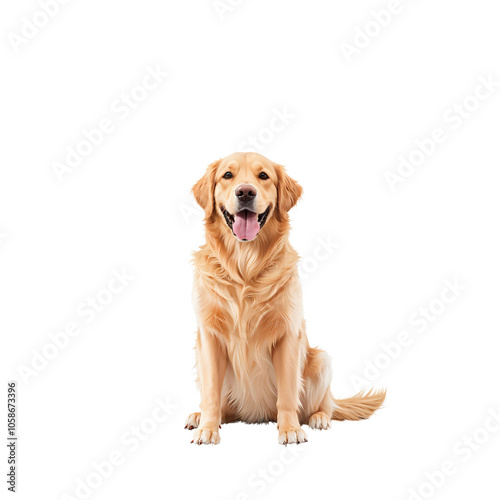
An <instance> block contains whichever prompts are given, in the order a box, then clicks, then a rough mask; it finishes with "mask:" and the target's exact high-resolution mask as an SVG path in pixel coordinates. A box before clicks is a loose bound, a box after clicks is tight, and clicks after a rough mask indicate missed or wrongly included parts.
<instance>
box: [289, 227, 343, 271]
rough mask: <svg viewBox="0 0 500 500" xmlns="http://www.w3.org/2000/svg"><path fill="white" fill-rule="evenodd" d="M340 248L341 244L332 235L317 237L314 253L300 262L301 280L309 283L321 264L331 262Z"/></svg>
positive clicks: (302, 258)
mask: <svg viewBox="0 0 500 500" xmlns="http://www.w3.org/2000/svg"><path fill="white" fill-rule="evenodd" d="M339 248H340V243H338V242H337V241H334V240H333V238H332V237H331V236H330V235H327V236H319V237H317V238H316V244H315V246H314V249H313V251H312V253H311V254H309V255H307V256H305V257H301V258H300V260H299V263H298V265H297V267H298V270H299V277H300V279H301V280H302V281H307V280H308V279H309V278H310V277H311V275H313V274H314V273H315V272H316V271H317V270H318V269H319V268H320V266H321V263H322V262H326V261H327V260H329V259H330V258H331V257H332V256H333V255H334V254H335V251H336V250H338V249H339Z"/></svg>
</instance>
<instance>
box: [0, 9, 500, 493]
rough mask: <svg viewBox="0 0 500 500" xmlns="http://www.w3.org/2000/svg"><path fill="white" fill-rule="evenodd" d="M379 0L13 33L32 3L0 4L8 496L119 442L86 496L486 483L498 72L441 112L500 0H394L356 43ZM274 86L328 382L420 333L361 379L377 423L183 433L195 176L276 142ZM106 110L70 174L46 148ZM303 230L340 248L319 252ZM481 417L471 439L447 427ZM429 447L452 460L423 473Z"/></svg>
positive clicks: (499, 202) (62, 14) (192, 402)
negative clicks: (64, 339) (448, 288)
mask: <svg viewBox="0 0 500 500" xmlns="http://www.w3.org/2000/svg"><path fill="white" fill-rule="evenodd" d="M233 3H237V2H235V1H234V0H233ZM226 5H229V6H230V4H229V3H227V4H226ZM387 7H388V2H383V1H374V0H373V1H365V0H363V1H356V2H352V1H348V0H342V1H337V2H329V1H320V0H315V1H311V2H305V1H303V2H297V1H290V0H288V1H285V0H279V1H265V0H244V1H242V2H240V4H239V5H237V6H235V7H231V6H230V7H229V8H230V10H228V11H227V12H223V13H222V14H221V15H219V13H218V12H217V10H216V9H215V8H214V6H213V4H212V2H211V1H210V0H204V1H191V2H180V1H176V2H174V1H159V0H142V1H141V2H139V1H135V2H132V1H131V2H123V1H118V0H114V1H106V2H103V1H98V0H86V1H85V2H84V1H81V0H80V1H77V0H73V1H70V2H68V3H67V4H66V5H60V6H59V11H58V12H57V13H56V14H55V15H54V17H53V18H51V19H50V20H49V22H47V24H46V26H43V27H41V28H36V27H35V29H36V30H37V32H36V33H35V35H34V36H32V38H31V39H29V40H28V39H26V40H25V41H26V43H23V44H21V45H20V46H19V47H17V46H16V44H15V43H13V42H12V40H13V39H15V36H13V35H17V36H20V34H21V33H22V31H21V30H22V29H23V26H24V25H25V22H26V21H24V20H23V18H24V17H26V18H27V19H28V20H31V19H33V17H34V16H35V15H36V13H37V12H39V11H40V6H39V5H38V4H37V3H36V2H35V1H32V0H22V1H21V0H18V1H16V2H8V3H7V2H4V5H3V6H2V12H1V30H2V37H3V43H2V45H1V47H0V51H1V57H2V74H3V77H2V79H1V82H0V85H1V92H0V99H1V116H2V130H1V136H2V148H1V150H0V155H1V156H0V161H1V178H0V234H1V237H0V300H1V315H0V328H1V335H2V342H3V347H2V358H3V360H2V368H3V369H4V370H3V371H4V374H5V376H4V380H7V379H15V380H18V386H19V387H18V393H19V401H18V412H19V417H18V434H19V436H20V438H19V442H18V454H19V475H18V498H22V499H33V498H37V499H43V500H45V499H57V498H69V497H65V496H64V495H65V494H67V495H71V496H72V497H73V498H82V496H81V495H80V496H77V495H76V493H75V488H76V485H77V481H78V480H82V481H86V480H87V478H88V476H89V474H91V473H92V472H93V470H94V469H93V466H92V463H93V462H102V461H104V460H107V459H108V457H109V454H110V453H112V452H114V451H118V452H120V453H122V455H123V457H124V460H123V463H122V465H120V466H116V467H115V469H114V470H113V472H112V474H111V475H110V476H109V477H108V478H106V479H104V480H103V481H102V484H101V485H100V486H99V487H97V488H94V489H92V490H91V494H90V496H89V497H91V498H151V499H157V498H158V499H159V498H170V497H172V498H207V499H217V500H219V499H227V500H231V499H237V498H239V499H240V500H241V499H243V498H262V499H264V498H269V499H271V498H304V497H306V496H309V495H318V496H321V497H322V498H345V499H361V498H371V499H377V500H379V499H380V500H387V499H406V498H409V497H410V490H411V489H414V490H417V491H418V489H419V488H423V489H422V490H421V491H422V495H424V496H425V495H427V498H430V497H435V498H441V499H453V500H456V499H466V498H473V497H476V496H478V495H483V496H486V495H487V496H488V498H493V497H497V496H498V495H499V493H500V487H499V486H498V480H496V479H495V477H496V475H497V474H498V463H499V459H500V446H499V445H500V436H499V435H498V434H500V432H497V433H495V432H494V431H493V430H491V431H490V432H489V434H486V435H485V433H484V432H482V431H481V428H482V427H483V425H484V423H485V421H486V420H487V419H488V414H489V413H488V412H490V411H496V412H497V413H498V411H499V405H500V397H499V393H498V392H499V391H498V382H499V376H500V368H499V363H498V345H499V344H498V340H497V339H498V335H499V323H500V321H499V317H498V303H499V298H500V297H499V296H500V287H499V279H500V275H499V271H500V269H499V264H498V256H499V255H500V241H499V237H498V216H499V209H500V199H499V196H498V192H499V187H500V186H499V182H498V181H499V178H500V176H499V173H498V172H499V170H498V167H499V160H500V153H499V149H498V134H499V132H500V126H499V119H498V117H499V111H500V98H499V97H498V95H497V94H499V93H500V87H497V88H496V89H494V90H493V91H492V93H491V95H490V97H488V98H486V99H485V100H483V101H481V102H479V103H477V101H476V104H478V106H477V109H476V110H474V111H473V112H471V113H470V116H469V117H468V118H467V119H463V120H462V122H461V123H460V126H455V125H457V123H456V122H451V121H448V122H447V121H446V120H445V118H444V116H445V115H446V113H447V110H449V109H450V108H452V107H453V106H454V105H455V104H461V103H462V102H463V101H464V99H466V98H467V97H468V96H473V95H474V92H475V90H476V87H477V86H478V85H479V82H480V80H479V79H480V78H481V77H482V78H484V79H488V78H493V80H494V81H500V64H499V57H498V54H499V53H498V47H499V45H500V31H499V30H498V16H499V14H500V12H499V9H498V6H497V5H496V4H495V2H492V1H491V0H475V1H472V0H470V1H462V2H456V1H452V0H443V1H440V2H431V1H430V0H419V1H414V2H410V1H404V0H401V4H400V9H399V10H400V11H399V12H398V13H396V14H393V15H391V19H390V22H389V23H388V25H387V26H385V27H382V28H380V26H379V29H378V31H380V33H379V34H378V35H374V36H370V38H369V39H368V43H366V41H365V43H366V45H367V46H366V47H364V48H362V49H359V50H358V52H359V53H357V54H354V55H353V56H352V58H351V61H350V63H349V62H348V60H347V58H346V56H345V55H344V53H343V50H342V47H341V44H342V43H343V42H345V43H350V44H353V43H354V38H355V35H356V33H358V39H357V41H358V42H360V39H361V38H362V37H361V35H359V33H360V32H359V31H358V30H364V29H365V26H366V24H367V23H368V22H369V21H370V20H372V19H373V14H372V13H371V12H372V11H375V12H379V11H381V10H383V9H387ZM221 16H222V19H221ZM42 20H43V19H42ZM386 24H387V23H386ZM369 29H372V34H373V33H376V31H377V26H374V25H373V23H372V24H371V25H369ZM17 40H18V39H17ZM361 41H362V40H361ZM16 47H17V48H18V49H19V50H16ZM156 66H159V67H160V68H161V70H162V71H168V72H169V76H168V77H166V78H164V81H163V82H162V83H161V84H159V85H158V86H157V88H156V89H154V90H151V91H149V92H147V96H146V97H145V99H144V100H143V101H142V102H140V103H139V104H138V105H137V107H136V108H135V109H133V110H132V112H131V113H130V115H129V116H127V117H126V119H122V115H120V114H119V113H117V112H116V110H115V111H114V110H113V103H114V102H115V100H116V99H120V98H121V97H120V96H121V95H122V94H123V93H125V94H127V93H130V92H131V91H132V90H133V89H134V87H136V85H138V84H140V83H141V81H142V80H143V78H144V76H145V75H146V72H147V70H146V68H147V67H150V68H155V67H156ZM135 92H136V95H140V96H143V94H140V90H136V91H135ZM141 98H142V97H141ZM469 105H470V106H472V107H474V105H475V104H474V99H472V100H469ZM284 109H285V110H286V111H287V112H288V113H289V114H293V115H294V117H293V118H292V119H290V120H289V123H288V124H286V126H284V127H283V130H281V131H279V132H275V133H273V136H272V138H271V140H269V141H268V144H265V145H262V149H260V150H259V152H261V153H262V154H264V155H266V156H268V157H269V158H271V159H272V160H274V161H276V162H279V163H281V164H284V165H286V166H287V168H288V171H289V173H290V175H292V176H293V177H294V178H295V179H297V180H299V181H300V183H301V184H302V186H303V187H304V197H303V200H302V201H301V202H300V203H299V205H298V206H297V207H296V208H294V209H293V211H292V213H291V216H292V221H293V231H292V234H291V238H292V242H293V244H294V246H295V247H296V248H297V250H298V251H299V252H300V254H301V255H302V256H303V258H304V263H306V261H307V262H308V264H307V265H308V266H309V269H310V271H309V272H307V273H305V274H307V275H306V276H305V278H304V281H303V285H304V301H305V314H306V319H307V325H308V335H309V339H310V342H311V344H312V345H320V346H321V347H322V348H324V349H326V350H327V351H328V352H329V353H330V354H331V356H332V358H333V365H334V382H333V392H334V394H335V395H336V396H337V397H346V396H349V395H352V394H353V393H354V392H356V390H357V387H356V385H355V383H354V382H353V378H352V377H353V376H354V375H356V376H359V377H363V376H364V375H363V372H364V370H365V368H366V363H367V362H369V361H371V362H374V360H375V359H376V358H377V356H379V355H380V353H383V352H384V351H383V350H382V347H381V344H382V343H387V342H390V341H393V340H394V339H395V338H396V337H397V336H398V334H399V333H400V332H403V331H406V332H408V334H409V335H410V336H411V338H412V339H413V342H412V343H411V345H409V346H406V347H405V348H403V349H401V352H400V353H399V354H398V355H396V356H394V357H395V359H393V360H390V361H389V363H388V366H386V367H385V368H384V369H382V370H379V373H378V374H376V376H372V380H371V381H367V384H366V385H367V387H369V386H375V387H387V389H388V395H387V400H386V404H385V408H384V409H382V410H380V411H379V412H378V413H377V414H376V415H375V416H374V417H373V418H372V419H370V420H368V421H364V422H334V423H333V425H332V428H331V429H330V430H329V431H327V432H325V431H321V432H320V431H312V430H309V429H308V428H306V430H307V431H308V434H309V443H307V444H306V445H301V447H300V449H301V452H298V454H297V455H296V456H293V455H292V454H291V453H290V452H291V451H292V447H288V448H287V450H288V454H286V455H283V454H282V453H283V450H284V449H285V448H282V447H280V446H279V445H278V443H277V438H278V434H277V431H276V427H275V425H268V426H248V425H244V424H234V425H230V426H224V427H223V428H222V431H221V444H220V446H210V447H209V446H203V447H198V446H195V445H191V444H190V440H191V432H189V431H187V430H183V426H184V419H185V417H186V416H187V415H188V414H189V413H190V412H192V411H196V410H197V408H198V402H199V395H198V392H197V389H196V387H195V382H194V368H193V366H194V352H193V349H192V348H193V346H194V339H195V330H196V324H195V318H194V314H193V313H192V308H191V298H190V290H191V276H192V269H191V264H190V258H191V253H192V252H193V251H194V250H195V249H196V248H197V247H198V246H199V245H200V244H202V242H203V227H202V214H201V211H199V210H195V209H193V200H192V198H191V196H190V194H189V191H190V188H191V186H192V185H193V184H194V183H195V182H196V180H197V179H198V178H199V177H201V175H202V174H203V172H204V169H205V167H206V166H207V165H208V164H209V163H210V162H212V161H214V160H215V159H218V158H220V157H222V156H226V155H228V154H230V153H232V152H234V151H237V150H239V149H240V148H241V147H242V146H241V145H242V143H244V142H245V141H246V139H247V137H248V136H250V135H257V134H259V133H260V134H261V135H262V134H263V136H264V137H265V138H266V140H267V138H268V137H269V133H268V132H266V131H264V132H262V130H263V129H265V128H266V127H268V125H269V122H270V120H271V118H272V117H273V115H274V114H275V112H276V111H275V110H284ZM123 113H124V114H125V111H124V112H123ZM448 116H449V115H448ZM103 118H109V119H110V120H112V122H113V123H114V125H115V128H114V130H113V131H112V132H111V133H109V134H107V135H106V136H105V137H104V139H103V140H102V143H101V144H100V145H97V146H95V147H94V148H93V150H92V151H91V153H90V154H88V156H87V157H86V158H84V159H83V161H82V162H81V163H80V164H79V165H78V166H77V167H75V168H74V169H73V171H71V172H69V173H66V174H64V175H63V177H62V181H61V182H60V181H59V180H58V177H57V176H56V174H55V172H54V168H53V165H54V162H64V160H65V155H66V152H67V147H68V146H70V147H76V146H77V144H78V143H79V142H81V141H82V139H83V138H84V136H83V134H84V130H91V129H93V128H95V127H97V126H98V124H99V122H100V120H102V119H103ZM436 127H439V128H442V129H443V130H444V131H445V132H446V135H447V140H446V141H445V142H443V143H442V144H439V145H437V146H436V147H435V151H434V152H433V153H432V154H431V155H430V156H429V157H428V158H426V159H425V161H424V162H423V164H422V165H420V166H418V167H417V168H415V171H414V172H413V174H411V175H407V177H406V178H404V182H403V183H401V184H398V185H397V186H396V189H395V190H394V191H392V190H391V189H390V187H389V184H388V182H387V180H386V178H385V173H386V172H387V171H391V172H396V173H397V167H398V163H399V160H398V157H399V156H400V155H403V156H406V157H408V156H409V155H410V153H411V152H412V150H414V149H415V148H416V146H415V142H414V141H415V140H417V139H420V140H423V139H425V138H429V137H430V136H431V134H432V132H433V130H434V129H435V128H436ZM266 134H267V135H266ZM319 238H323V239H325V238H326V239H327V238H330V239H331V240H333V241H335V242H338V244H339V246H338V248H336V249H335V250H334V251H333V252H332V254H331V255H330V256H329V257H328V258H327V259H320V260H318V259H316V260H314V259H315V257H314V253H315V251H316V250H317V248H318V245H319ZM316 254H317V252H316ZM322 255H323V254H322ZM122 268H124V269H125V270H126V272H127V273H128V274H130V275H131V276H133V279H132V280H131V281H130V284H129V285H128V286H127V287H126V288H125V290H124V291H123V292H122V293H117V294H115V295H114V296H113V297H112V302H111V303H110V304H109V305H107V306H106V307H105V308H104V310H103V311H102V312H100V313H99V314H97V315H96V318H95V319H94V321H92V322H91V323H89V324H87V323H86V322H85V318H84V317H82V316H80V315H79V314H78V313H77V308H78V307H79V304H81V303H82V301H83V302H84V303H85V301H86V300H87V298H88V297H91V296H95V295H96V294H98V293H101V291H102V289H104V288H106V286H107V283H108V281H109V280H110V278H111V277H112V274H111V273H112V271H113V270H118V271H120V270H121V269H122ZM303 274H304V273H303ZM446 279H449V280H452V281H453V280H458V282H459V283H460V284H461V285H464V286H466V288H467V289H466V290H464V291H463V292H461V294H460V296H459V297H458V298H456V300H455V301H454V303H453V304H449V305H445V307H444V310H443V311H442V313H441V314H439V315H436V316H435V318H434V321H433V322H432V324H431V323H429V324H428V328H426V329H425V331H424V332H422V333H419V332H418V329H417V328H415V326H414V325H413V326H412V324H411V323H410V317H412V315H414V314H415V313H416V312H418V310H419V307H420V306H423V307H427V306H429V303H430V302H432V301H433V300H435V299H439V297H440V294H441V291H442V289H443V288H444V287H445V280H446ZM103 293H104V294H105V293H106V292H103ZM102 296H104V295H102ZM434 304H435V307H437V308H439V307H441V306H440V305H439V301H438V302H434ZM441 305H442V304H441ZM70 321H76V322H77V323H78V325H79V326H80V327H81V328H82V332H81V334H80V335H78V336H77V337H74V338H71V339H70V341H68V342H69V343H68V345H67V346H66V348H65V349H63V350H61V351H60V352H59V353H58V354H57V355H56V356H55V357H54V359H52V360H49V361H48V362H47V365H46V366H45V367H44V368H43V369H40V370H38V371H37V375H36V376H31V377H29V378H28V380H27V381H25V380H24V378H25V377H23V376H22V375H21V374H20V371H19V370H20V369H22V368H20V367H21V366H22V365H24V366H26V367H29V366H31V363H32V358H33V356H35V353H36V352H41V351H42V350H43V349H44V348H46V346H47V344H49V343H50V342H51V341H50V338H49V333H53V334H54V333H57V332H61V331H62V330H63V329H64V327H65V325H66V324H67V323H68V322H70ZM382 358H383V356H382V357H380V356H379V361H380V360H382ZM382 364H383V362H382ZM2 393H3V394H4V396H2V397H6V386H4V389H2ZM158 397H161V398H170V401H171V403H172V405H175V409H173V411H172V413H171V415H170V416H169V418H168V419H167V420H166V421H165V422H163V423H160V424H158V425H157V428H156V430H155V431H154V432H151V433H150V434H149V435H148V436H147V439H146V440H145V441H144V442H141V444H140V446H139V448H138V449H137V450H136V451H134V452H132V451H130V447H127V446H126V445H125V444H124V443H123V442H122V441H121V436H122V435H123V434H124V433H126V432H128V431H130V429H131V426H137V425H140V424H141V423H142V422H144V419H146V421H147V419H148V418H150V417H151V415H152V414H153V412H154V408H155V406H156V403H155V399H156V398H158ZM3 407H4V408H5V406H3ZM2 422H4V423H3V424H2V425H5V418H4V417H2ZM149 423H151V421H149ZM497 426H498V424H497ZM5 433H6V429H5V430H4V431H3V432H2V435H5ZM474 433H476V437H477V438H478V439H479V440H480V441H482V442H483V444H481V445H479V446H477V445H476V444H474V442H473V443H472V445H467V446H465V445H463V444H460V441H461V440H462V439H463V436H464V435H467V434H468V435H473V434H474ZM457 443H458V444H457ZM457 446H458V448H457ZM471 446H474V448H475V451H473V452H470V457H469V453H468V452H467V451H464V449H465V448H468V449H470V448H471ZM476 448H477V449H476ZM295 449H297V448H295ZM4 450H5V451H4V452H3V453H2V457H3V458H2V464H5V463H6V460H7V458H6V448H4ZM460 450H461V451H460ZM280 454H281V455H280ZM444 461H451V462H453V464H455V468H456V470H455V473H454V474H452V475H451V476H449V477H446V478H445V479H444V480H443V481H442V482H443V483H444V484H443V486H442V487H440V488H438V489H436V488H435V487H432V488H431V489H429V488H428V487H427V489H426V487H425V482H426V481H427V478H426V474H432V473H434V472H435V471H437V470H438V469H439V468H441V466H442V463H443V462H444ZM2 470H6V465H5V466H2ZM259 474H260V475H261V477H260V478H259V480H257V479H256V478H257V477H258V476H259ZM264 475H265V478H268V479H265V478H264ZM435 476H436V477H438V476H439V474H437V475H435ZM2 477H5V476H2ZM94 479H95V477H94ZM6 486H7V485H6V483H5V482H4V481H2V490H3V491H6ZM238 495H240V496H238ZM245 495H247V496H245ZM424 496H422V497H421V498H424Z"/></svg>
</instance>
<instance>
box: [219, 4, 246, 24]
mask: <svg viewBox="0 0 500 500" xmlns="http://www.w3.org/2000/svg"><path fill="white" fill-rule="evenodd" d="M243 2H244V0H214V1H213V2H212V7H213V8H214V10H215V12H216V13H217V17H218V18H219V19H220V20H221V21H224V19H225V17H226V14H230V13H231V12H234V11H235V10H236V9H237V8H238V7H239V6H240V5H241V4H242V3H243Z"/></svg>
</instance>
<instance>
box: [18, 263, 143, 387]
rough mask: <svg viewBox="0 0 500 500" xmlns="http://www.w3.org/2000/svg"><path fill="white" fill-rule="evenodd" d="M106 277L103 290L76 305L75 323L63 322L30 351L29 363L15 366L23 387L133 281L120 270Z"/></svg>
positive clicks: (114, 270)
mask: <svg viewBox="0 0 500 500" xmlns="http://www.w3.org/2000/svg"><path fill="white" fill-rule="evenodd" d="M110 274H111V278H110V279H109V280H108V282H107V285H106V286H104V287H103V288H100V289H99V290H98V291H97V292H96V293H94V294H93V295H90V296H88V297H87V298H86V299H85V300H82V301H81V302H80V303H78V304H77V305H76V307H75V316H76V317H77V319H73V320H71V321H68V322H66V324H65V325H64V327H63V328H61V329H60V330H58V331H55V332H49V334H48V335H47V336H48V340H47V341H46V342H45V343H44V344H43V346H42V347H40V348H38V349H31V351H30V356H31V359H30V361H29V363H27V364H25V363H22V364H19V365H18V366H17V371H18V373H19V375H20V376H21V380H22V381H23V382H24V383H25V384H26V385H28V384H30V383H31V382H32V381H33V380H34V379H36V378H37V377H38V376H39V375H40V373H42V372H43V371H44V370H45V369H46V368H47V367H48V366H49V363H50V362H52V361H53V360H55V359H56V358H57V357H58V356H59V355H60V354H61V352H62V351H64V350H65V349H67V347H68V346H69V345H70V343H71V341H72V340H73V339H74V338H75V337H78V336H79V335H81V333H82V332H83V330H84V327H85V326H87V325H90V324H91V323H93V322H94V321H95V319H96V318H97V317H98V316H99V315H100V314H102V313H103V311H105V310H107V309H108V308H109V307H110V306H111V304H112V303H113V302H114V301H115V300H116V297H117V296H118V295H120V294H121V293H123V292H124V291H125V290H126V289H127V288H128V287H129V285H130V282H131V281H132V280H133V279H134V277H133V276H131V275H130V274H128V271H127V270H126V269H124V268H122V269H121V270H117V269H112V270H111V273H110Z"/></svg>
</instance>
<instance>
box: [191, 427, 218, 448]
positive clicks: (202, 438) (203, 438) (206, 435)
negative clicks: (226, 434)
mask: <svg viewBox="0 0 500 500" xmlns="http://www.w3.org/2000/svg"><path fill="white" fill-rule="evenodd" d="M191 442H192V443H194V444H219V443H220V435H219V431H218V430H216V429H212V428H210V427H208V426H207V427H203V426H202V427H200V428H198V429H197V430H196V431H195V432H194V436H193V440H192V441H191Z"/></svg>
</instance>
